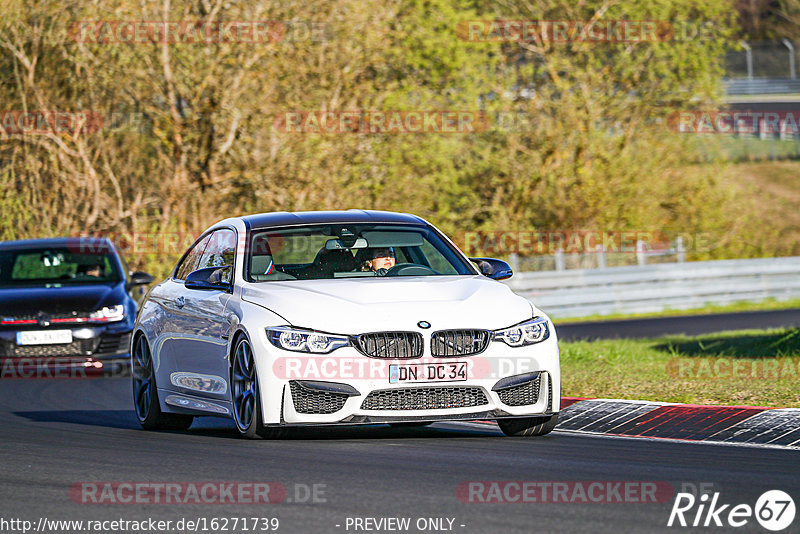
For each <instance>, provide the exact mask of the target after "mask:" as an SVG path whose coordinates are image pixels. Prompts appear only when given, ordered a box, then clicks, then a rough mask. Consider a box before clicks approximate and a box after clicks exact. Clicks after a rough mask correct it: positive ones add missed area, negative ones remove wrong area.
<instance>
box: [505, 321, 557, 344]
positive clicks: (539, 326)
mask: <svg viewBox="0 0 800 534" xmlns="http://www.w3.org/2000/svg"><path fill="white" fill-rule="evenodd" d="M548 337H550V328H548V326H547V319H545V318H544V317H534V318H533V319H529V320H527V321H525V322H523V323H519V324H517V325H514V326H510V327H508V328H503V329H502V330H495V331H494V332H492V340H494V341H503V342H504V343H505V344H506V345H508V346H510V347H524V346H525V345H533V344H535V343H541V342H542V341H544V340H545V339H547V338H548Z"/></svg>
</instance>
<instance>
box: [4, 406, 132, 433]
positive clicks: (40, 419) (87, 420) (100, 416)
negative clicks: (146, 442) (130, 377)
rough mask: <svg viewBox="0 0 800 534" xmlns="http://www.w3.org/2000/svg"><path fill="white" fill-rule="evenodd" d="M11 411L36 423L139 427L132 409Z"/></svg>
mask: <svg viewBox="0 0 800 534" xmlns="http://www.w3.org/2000/svg"><path fill="white" fill-rule="evenodd" d="M12 413H13V414H14V415H17V416H19V417H24V418H26V419H28V420H30V421H35V422H37V423H75V424H78V425H92V426H104V427H110V428H128V429H130V428H141V427H140V426H139V422H138V421H137V420H136V413H135V412H134V411H133V410H40V411H29V412H12Z"/></svg>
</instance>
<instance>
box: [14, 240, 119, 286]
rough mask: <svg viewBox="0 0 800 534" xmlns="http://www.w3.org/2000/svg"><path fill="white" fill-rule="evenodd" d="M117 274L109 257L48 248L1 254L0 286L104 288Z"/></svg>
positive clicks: (17, 250)
mask: <svg viewBox="0 0 800 534" xmlns="http://www.w3.org/2000/svg"><path fill="white" fill-rule="evenodd" d="M120 280H121V278H120V274H119V272H118V270H117V267H116V262H115V261H114V258H113V257H112V256H111V255H109V254H87V253H80V252H73V251H71V250H70V249H69V248H67V247H64V248H60V247H50V248H35V249H22V250H20V249H14V250H5V251H0V286H2V287H13V286H40V285H58V284H107V283H109V282H119V281H120Z"/></svg>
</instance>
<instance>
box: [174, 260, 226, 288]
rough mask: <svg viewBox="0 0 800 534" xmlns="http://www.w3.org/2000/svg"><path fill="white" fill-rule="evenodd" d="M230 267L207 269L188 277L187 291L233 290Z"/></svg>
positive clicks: (199, 270) (197, 271)
mask: <svg viewBox="0 0 800 534" xmlns="http://www.w3.org/2000/svg"><path fill="white" fill-rule="evenodd" d="M230 270H231V268H230V266H228V265H226V266H224V267H206V268H205V269H198V270H196V271H194V272H192V273H190V274H189V276H187V277H186V282H185V283H184V286H185V287H186V289H205V290H209V289H220V290H222V291H230V290H231V282H230V281H229V280H230Z"/></svg>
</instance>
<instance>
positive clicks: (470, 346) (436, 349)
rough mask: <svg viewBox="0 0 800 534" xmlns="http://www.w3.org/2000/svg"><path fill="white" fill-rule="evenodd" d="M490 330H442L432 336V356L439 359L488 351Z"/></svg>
mask: <svg viewBox="0 0 800 534" xmlns="http://www.w3.org/2000/svg"><path fill="white" fill-rule="evenodd" d="M489 337H490V334H489V331H488V330H440V331H439V332H434V333H433V335H432V336H431V354H433V355H434V356H438V357H440V358H441V357H447V356H469V355H470V354H478V353H479V352H483V351H484V350H486V346H487V345H489Z"/></svg>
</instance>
